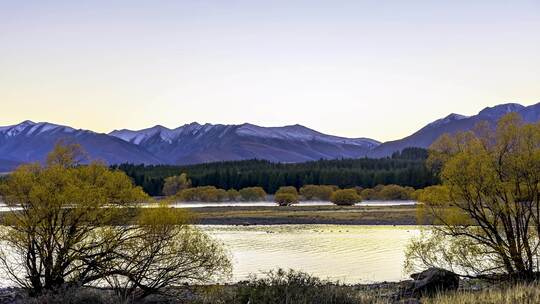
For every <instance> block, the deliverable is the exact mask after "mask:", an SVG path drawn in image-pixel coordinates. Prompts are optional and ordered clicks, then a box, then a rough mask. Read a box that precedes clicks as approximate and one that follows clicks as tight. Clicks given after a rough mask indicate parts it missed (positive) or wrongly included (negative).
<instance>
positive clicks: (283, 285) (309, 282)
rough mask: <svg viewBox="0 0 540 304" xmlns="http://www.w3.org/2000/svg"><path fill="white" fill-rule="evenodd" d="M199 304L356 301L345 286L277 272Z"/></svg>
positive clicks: (344, 303)
mask: <svg viewBox="0 0 540 304" xmlns="http://www.w3.org/2000/svg"><path fill="white" fill-rule="evenodd" d="M212 293H213V295H211V296H208V297H207V298H206V299H204V300H202V301H200V302H199V303H205V304H206V303H208V304H209V303H212V304H218V303H221V304H246V303H256V304H293V303H294V304H349V303H350V304H352V303H371V302H360V301H359V299H358V298H357V297H356V296H355V293H354V291H353V290H351V289H350V288H348V287H346V286H340V285H338V284H335V283H331V282H328V281H323V280H320V279H319V278H316V277H313V276H311V275H309V274H306V273H304V272H298V271H294V270H289V271H284V270H282V269H279V270H277V271H271V272H269V273H267V274H266V275H265V277H264V278H257V277H252V278H251V279H250V280H249V281H247V282H241V283H238V286H237V287H236V288H235V289H233V290H229V291H228V292H227V291H226V290H224V289H219V290H213V291H212Z"/></svg>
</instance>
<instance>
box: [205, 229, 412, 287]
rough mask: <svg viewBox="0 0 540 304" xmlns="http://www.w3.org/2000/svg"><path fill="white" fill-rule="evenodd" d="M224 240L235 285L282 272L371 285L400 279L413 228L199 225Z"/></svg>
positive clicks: (402, 275) (403, 277) (402, 276)
mask: <svg viewBox="0 0 540 304" xmlns="http://www.w3.org/2000/svg"><path fill="white" fill-rule="evenodd" d="M200 227H201V228H202V229H203V230H204V231H206V232H207V233H209V234H211V235H212V236H214V237H215V238H216V239H218V240H220V241H222V242H223V243H224V244H225V246H226V247H227V249H228V250H229V251H230V253H231V255H232V259H233V278H232V280H233V281H235V282H236V281H239V280H243V279H246V278H248V276H249V274H250V273H255V274H262V273H263V272H265V271H268V270H271V269H276V268H279V267H281V268H284V269H289V268H292V269H295V270H302V271H305V272H308V273H310V274H313V275H316V276H318V277H320V278H323V279H331V280H339V281H340V282H343V283H347V284H353V283H370V282H380V281H398V280H401V279H405V278H406V277H407V276H406V275H405V274H404V273H403V263H404V259H405V255H404V249H405V247H406V245H407V243H408V242H409V240H410V239H411V238H412V237H415V236H417V235H419V234H420V228H419V227H417V226H337V225H273V226H200Z"/></svg>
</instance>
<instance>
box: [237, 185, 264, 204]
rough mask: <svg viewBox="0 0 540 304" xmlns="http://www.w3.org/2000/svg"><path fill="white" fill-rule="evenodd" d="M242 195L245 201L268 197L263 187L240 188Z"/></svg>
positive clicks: (261, 199)
mask: <svg viewBox="0 0 540 304" xmlns="http://www.w3.org/2000/svg"><path fill="white" fill-rule="evenodd" d="M239 192H240V197H241V198H242V200H243V201H246V202H247V201H252V202H257V201H264V200H265V199H266V192H265V191H264V189H263V188H262V187H247V188H243V189H240V191H239Z"/></svg>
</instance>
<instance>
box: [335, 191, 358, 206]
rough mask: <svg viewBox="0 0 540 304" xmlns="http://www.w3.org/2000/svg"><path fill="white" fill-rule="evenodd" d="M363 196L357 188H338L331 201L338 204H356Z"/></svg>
mask: <svg viewBox="0 0 540 304" xmlns="http://www.w3.org/2000/svg"><path fill="white" fill-rule="evenodd" d="M361 200H362V198H361V197H360V195H358V193H357V192H356V190H355V189H343V190H337V191H336V192H334V193H333V194H332V197H331V199H330V201H331V202H332V203H334V204H336V205H354V204H356V203H358V202H360V201H361Z"/></svg>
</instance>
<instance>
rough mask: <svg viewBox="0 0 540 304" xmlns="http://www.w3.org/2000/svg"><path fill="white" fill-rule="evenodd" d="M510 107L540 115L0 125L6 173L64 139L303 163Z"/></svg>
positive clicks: (191, 160) (472, 121) (169, 160)
mask: <svg viewBox="0 0 540 304" xmlns="http://www.w3.org/2000/svg"><path fill="white" fill-rule="evenodd" d="M509 112H517V113H519V114H520V115H521V116H522V117H523V119H524V120H525V121H526V122H537V121H539V120H540V103H539V104H535V105H532V106H528V107H525V106H522V105H520V104H516V103H508V104H502V105H497V106H494V107H488V108H485V109H483V110H482V111H480V112H479V113H478V114H477V115H473V116H464V115H460V114H455V113H452V114H450V115H448V116H446V117H444V118H441V119H437V120H435V121H433V122H431V123H429V124H427V125H426V126H425V127H423V128H422V129H420V130H419V131H417V132H415V133H414V134H412V135H410V136H407V137H405V138H403V139H400V140H396V141H390V142H385V143H383V144H380V143H379V142H378V141H376V140H373V139H369V138H346V137H339V136H333V135H327V134H323V133H320V132H317V131H315V130H312V129H309V128H306V127H304V126H301V125H290V126H284V127H261V126H257V125H253V124H249V123H245V124H241V125H222V124H198V123H191V124H186V125H183V126H180V127H178V128H175V129H169V128H166V127H163V126H160V125H157V126H155V127H152V128H148V129H143V130H138V131H132V130H125V129H124V130H115V131H113V132H111V133H110V134H102V133H95V132H92V131H89V130H79V129H74V128H72V127H69V126H62V125H57V124H52V123H47V122H40V123H35V122H32V121H28V120H27V121H23V122H22V123H20V124H16V125H11V126H5V127H0V172H4V171H9V170H11V169H13V168H14V167H16V166H17V165H19V164H22V163H27V162H34V161H43V160H44V159H45V157H46V155H47V153H48V152H49V151H50V150H51V149H52V148H53V146H54V144H55V143H57V142H58V141H60V140H64V141H65V142H75V143H79V144H81V145H82V146H83V148H84V149H85V150H86V151H87V152H88V154H89V156H90V158H91V159H99V160H103V161H105V162H107V163H109V164H116V163H126V162H127V163H135V164H141V163H144V164H195V163H204V162H212V161H225V160H243V159H254V158H257V159H266V160H270V161H274V162H303V161H311V160H318V159H338V158H357V157H365V156H368V157H387V156H390V155H391V154H392V153H393V152H395V151H400V150H402V149H404V148H407V147H422V148H427V147H429V146H430V145H431V144H432V143H433V142H434V141H435V140H436V139H437V138H438V137H439V136H440V135H442V134H444V133H455V132H458V131H464V130H470V129H472V128H474V126H475V125H476V124H477V123H478V122H480V121H488V122H489V123H491V124H492V125H494V124H495V123H496V122H497V120H498V119H499V118H500V117H502V116H503V115H505V114H506V113H509Z"/></svg>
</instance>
